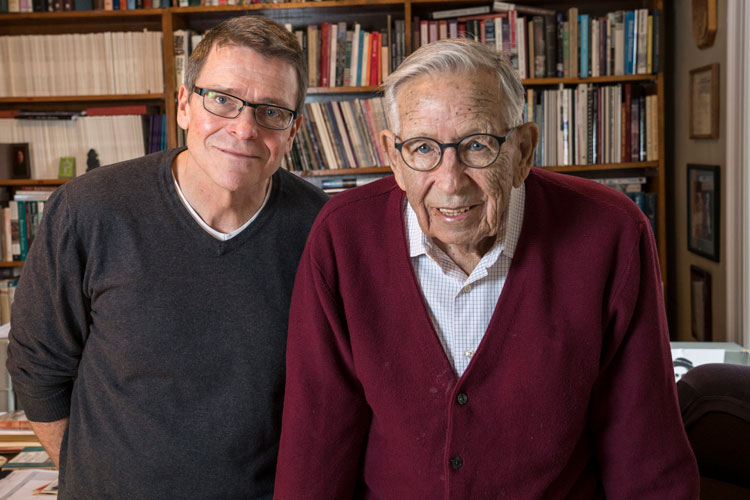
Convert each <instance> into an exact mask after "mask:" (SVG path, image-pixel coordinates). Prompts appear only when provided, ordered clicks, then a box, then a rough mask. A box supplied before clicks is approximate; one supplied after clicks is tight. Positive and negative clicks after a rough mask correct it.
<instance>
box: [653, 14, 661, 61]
mask: <svg viewBox="0 0 750 500" xmlns="http://www.w3.org/2000/svg"><path fill="white" fill-rule="evenodd" d="M653 16H654V35H653V38H654V42H653V49H652V50H653V56H652V58H653V68H652V72H653V73H658V72H659V71H661V11H660V10H659V9H656V10H654V12H653Z"/></svg>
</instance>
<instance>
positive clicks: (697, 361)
mask: <svg viewBox="0 0 750 500" xmlns="http://www.w3.org/2000/svg"><path fill="white" fill-rule="evenodd" d="M725 352H726V351H725V350H724V349H672V365H673V366H674V381H675V382H677V381H678V380H680V379H681V378H682V376H683V375H685V374H686V373H687V372H688V371H690V369H692V368H695V367H696V366H698V365H705V364H708V363H723V362H724V353H725ZM0 500H2V499H0Z"/></svg>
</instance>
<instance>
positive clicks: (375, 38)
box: [369, 31, 381, 85]
mask: <svg viewBox="0 0 750 500" xmlns="http://www.w3.org/2000/svg"><path fill="white" fill-rule="evenodd" d="M380 44H381V42H380V33H379V32H377V31H373V32H372V33H371V34H370V82H369V85H379V84H380V82H379V81H378V68H379V66H380Z"/></svg>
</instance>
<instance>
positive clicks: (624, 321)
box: [590, 222, 699, 499]
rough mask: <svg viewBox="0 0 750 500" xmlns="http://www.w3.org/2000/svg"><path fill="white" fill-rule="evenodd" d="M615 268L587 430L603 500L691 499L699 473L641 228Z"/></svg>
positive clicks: (654, 264)
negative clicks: (598, 468)
mask: <svg viewBox="0 0 750 500" xmlns="http://www.w3.org/2000/svg"><path fill="white" fill-rule="evenodd" d="M625 260H626V259H623V262H619V263H618V267H617V271H616V273H617V274H616V278H615V280H614V284H613V294H612V298H611V300H610V303H609V306H608V311H607V312H608V315H607V317H608V318H609V323H608V324H607V325H604V328H605V333H604V343H603V347H602V358H601V363H600V374H599V377H598V379H597V382H596V384H595V387H594V390H593V391H592V395H591V406H590V408H591V428H592V431H593V439H594V445H595V450H596V454H597V458H598V463H599V466H600V471H601V478H602V482H603V486H604V489H605V492H606V497H607V498H608V499H618V498H623V499H626V498H639V499H662V498H670V499H693V498H695V499H697V498H698V493H699V483H698V479H699V476H698V469H697V464H696V461H695V457H694V456H693V453H692V450H691V448H690V444H689V442H688V440H687V437H686V434H685V431H684V428H683V425H682V418H681V416H680V412H679V405H678V403H677V395H676V389H675V382H674V372H673V369H672V362H671V355H670V347H669V332H668V329H667V321H666V314H665V311H664V306H663V304H664V299H663V296H662V292H661V286H662V285H661V278H660V273H659V267H658V258H657V254H656V245H655V242H654V239H653V234H652V232H651V228H650V227H649V226H648V224H647V223H645V222H642V223H640V232H639V235H638V238H637V241H635V242H634V243H633V245H632V252H631V253H630V255H629V256H628V257H627V261H625Z"/></svg>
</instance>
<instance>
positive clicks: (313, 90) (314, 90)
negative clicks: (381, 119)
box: [307, 85, 383, 95]
mask: <svg viewBox="0 0 750 500" xmlns="http://www.w3.org/2000/svg"><path fill="white" fill-rule="evenodd" d="M382 90H383V89H382V88H381V87H380V86H378V85H370V86H367V87H309V88H308V89H307V95H319V94H368V93H375V92H382Z"/></svg>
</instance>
